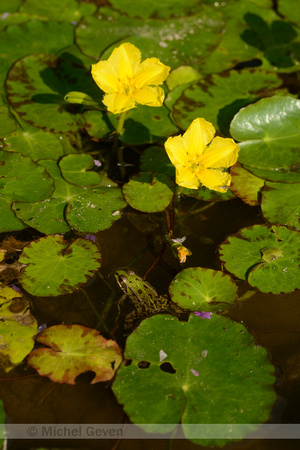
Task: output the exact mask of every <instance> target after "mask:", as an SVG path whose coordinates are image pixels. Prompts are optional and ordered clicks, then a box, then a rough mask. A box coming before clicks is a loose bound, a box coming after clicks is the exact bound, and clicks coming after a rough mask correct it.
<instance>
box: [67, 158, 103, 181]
mask: <svg viewBox="0 0 300 450" xmlns="http://www.w3.org/2000/svg"><path fill="white" fill-rule="evenodd" d="M59 167H60V170H61V173H62V175H63V177H64V179H65V180H66V181H67V182H68V183H71V184H76V185H77V186H94V185H95V184H99V183H100V175H99V174H98V173H96V172H93V171H91V170H89V169H91V168H92V167H94V159H93V158H92V156H90V155H87V154H83V153H82V154H81V155H68V156H65V157H64V158H62V159H61V160H60V162H59Z"/></svg>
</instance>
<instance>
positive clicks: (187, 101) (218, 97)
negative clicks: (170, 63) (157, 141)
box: [172, 69, 282, 134]
mask: <svg viewBox="0 0 300 450" xmlns="http://www.w3.org/2000/svg"><path fill="white" fill-rule="evenodd" d="M281 83H282V81H281V80H280V79H279V77H278V76H277V75H276V74H274V73H267V72H264V71H259V70H257V71H253V70H246V69H244V70H243V71H242V72H237V71H231V72H229V73H228V72H226V73H224V74H221V75H220V74H219V75H215V74H214V75H212V76H209V77H208V78H206V79H201V80H199V81H196V82H195V83H193V84H192V85H191V86H190V87H189V88H187V89H186V90H185V91H184V92H183V95H182V96H181V97H180V98H179V99H178V100H177V102H176V103H175V105H174V107H173V112H172V118H173V119H174V121H175V123H176V125H177V126H179V127H180V128H182V129H187V128H188V127H189V125H190V124H191V122H192V121H193V120H194V119H195V118H196V117H205V119H206V120H208V121H209V122H211V123H212V124H213V125H214V127H215V128H216V129H219V130H221V131H222V132H223V133H225V134H228V130H229V125H230V122H231V120H232V118H233V117H234V115H235V114H236V113H237V112H238V111H239V110H240V109H241V108H242V107H244V106H246V105H249V103H253V102H255V101H257V100H258V99H259V98H261V96H262V94H261V93H262V92H263V93H264V94H263V95H264V96H266V95H267V93H268V92H271V91H272V89H274V88H276V87H278V86H280V85H281Z"/></svg>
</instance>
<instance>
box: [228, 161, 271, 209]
mask: <svg viewBox="0 0 300 450" xmlns="http://www.w3.org/2000/svg"><path fill="white" fill-rule="evenodd" d="M230 174H231V177H232V178H231V185H230V190H231V191H232V192H233V193H234V195H236V196H237V197H239V198H241V199H242V200H243V201H244V202H245V203H247V205H250V206H255V205H258V204H259V201H258V194H259V192H260V190H261V189H262V188H263V186H264V180H262V179H261V178H258V177H256V176H255V175H253V174H252V173H251V172H249V171H248V170H246V169H244V168H243V167H242V166H241V165H240V164H239V163H237V164H235V165H234V167H232V168H231V169H230Z"/></svg>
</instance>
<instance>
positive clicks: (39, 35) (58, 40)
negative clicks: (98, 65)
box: [0, 20, 74, 89]
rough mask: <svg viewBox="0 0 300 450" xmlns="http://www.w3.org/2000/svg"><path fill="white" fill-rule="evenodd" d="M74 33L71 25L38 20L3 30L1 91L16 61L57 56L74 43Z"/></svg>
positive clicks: (0, 72) (1, 36)
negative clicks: (26, 58) (52, 54)
mask: <svg viewBox="0 0 300 450" xmlns="http://www.w3.org/2000/svg"><path fill="white" fill-rule="evenodd" d="M73 33H74V30H73V26H72V25H71V24H69V23H59V22H53V21H50V22H45V21H37V20H30V21H29V22H26V23H22V24H20V25H11V26H9V27H7V28H6V29H5V30H2V31H1V34H0V48H2V49H4V50H3V52H2V60H1V68H0V89H1V85H2V84H3V83H4V81H5V79H6V77H7V72H8V70H9V69H10V68H11V66H12V65H13V63H14V62H15V61H17V60H18V59H20V58H23V57H24V56H27V55H31V54H38V53H50V54H51V53H54V54H55V53H56V52H58V51H59V50H60V49H62V48H63V47H67V46H68V45H71V44H72V43H73V40H74V36H73Z"/></svg>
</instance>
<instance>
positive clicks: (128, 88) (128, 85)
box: [119, 78, 136, 97]
mask: <svg viewBox="0 0 300 450" xmlns="http://www.w3.org/2000/svg"><path fill="white" fill-rule="evenodd" d="M119 91H120V92H122V94H124V95H126V97H130V96H131V95H132V94H134V92H135V91H136V86H135V85H134V83H133V81H132V79H130V78H127V80H125V81H124V80H120V89H119Z"/></svg>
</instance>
